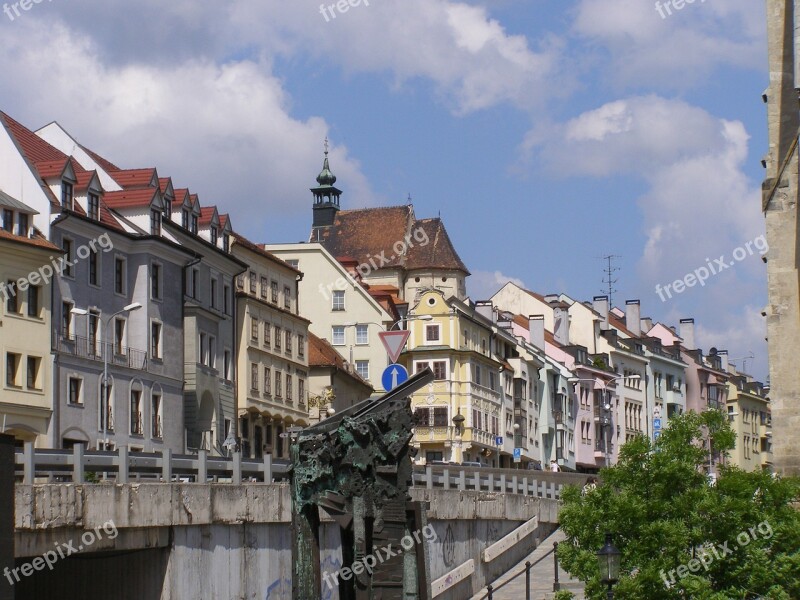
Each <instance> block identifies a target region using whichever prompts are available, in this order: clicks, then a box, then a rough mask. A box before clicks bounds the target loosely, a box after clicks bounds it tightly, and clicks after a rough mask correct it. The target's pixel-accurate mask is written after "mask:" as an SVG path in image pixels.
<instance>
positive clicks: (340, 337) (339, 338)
mask: <svg viewBox="0 0 800 600" xmlns="http://www.w3.org/2000/svg"><path fill="white" fill-rule="evenodd" d="M331 331H332V334H333V335H332V336H331V338H332V341H331V343H332V344H333V345H334V346H344V325H334V326H333V328H332V329H331Z"/></svg>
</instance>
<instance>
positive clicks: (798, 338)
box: [762, 0, 800, 475]
mask: <svg viewBox="0 0 800 600" xmlns="http://www.w3.org/2000/svg"><path fill="white" fill-rule="evenodd" d="M766 7H767V37H768V43H769V87H768V88H767V90H766V91H765V93H764V101H765V103H766V105H767V116H768V122H769V154H768V156H767V159H766V168H767V176H766V179H765V181H764V184H763V198H762V210H763V211H764V216H765V218H766V227H767V241H768V242H769V252H768V254H767V258H768V262H767V276H768V281H769V304H768V306H767V309H766V317H767V336H768V339H769V363H770V385H771V390H770V398H771V400H772V433H773V438H772V439H773V457H774V467H775V472H776V473H779V474H782V475H800V297H799V296H798V291H799V290H798V288H799V287H800V281H798V261H799V260H800V256H798V252H800V248H799V247H798V213H797V200H798V167H799V165H798V148H797V144H798V127H800V103H799V102H798V99H799V98H800V97H799V96H798V88H800V0H767V2H766Z"/></svg>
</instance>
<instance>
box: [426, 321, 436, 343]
mask: <svg viewBox="0 0 800 600" xmlns="http://www.w3.org/2000/svg"><path fill="white" fill-rule="evenodd" d="M439 339H440V328H439V325H438V324H435V325H425V341H426V342H438V341H439Z"/></svg>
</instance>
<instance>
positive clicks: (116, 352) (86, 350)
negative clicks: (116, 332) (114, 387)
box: [53, 332, 147, 371]
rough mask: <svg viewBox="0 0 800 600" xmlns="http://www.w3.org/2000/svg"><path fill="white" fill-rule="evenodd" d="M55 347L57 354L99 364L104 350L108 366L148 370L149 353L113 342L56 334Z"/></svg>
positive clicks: (54, 337)
mask: <svg viewBox="0 0 800 600" xmlns="http://www.w3.org/2000/svg"><path fill="white" fill-rule="evenodd" d="M53 346H54V350H56V351H57V352H61V353H63V354H69V355H70V356H77V357H79V358H86V359H88V360H94V361H97V362H103V350H104V349H105V350H107V351H108V364H110V365H116V366H119V367H127V368H128V369H135V370H137V371H144V370H146V369H147V352H144V351H142V350H136V349H134V348H128V347H127V346H120V345H118V344H115V343H111V342H101V341H100V339H99V338H96V339H92V338H85V337H80V336H71V337H65V336H63V335H61V334H60V333H58V332H56V335H54V336H53Z"/></svg>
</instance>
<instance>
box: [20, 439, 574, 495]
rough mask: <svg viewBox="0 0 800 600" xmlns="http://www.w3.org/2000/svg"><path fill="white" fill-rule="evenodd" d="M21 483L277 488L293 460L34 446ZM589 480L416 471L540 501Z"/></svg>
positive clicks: (455, 484) (417, 478)
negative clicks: (263, 485) (253, 484)
mask: <svg viewBox="0 0 800 600" xmlns="http://www.w3.org/2000/svg"><path fill="white" fill-rule="evenodd" d="M15 463H16V472H17V477H18V479H20V480H21V482H22V483H24V484H26V485H32V484H34V483H45V482H49V483H64V482H67V481H69V482H72V483H96V482H100V481H111V482H114V483H131V482H141V483H147V482H151V483H165V482H176V481H177V482H187V483H203V482H213V483H232V484H241V483H243V482H248V481H252V482H262V483H273V482H277V481H281V480H288V477H289V470H290V469H289V463H288V461H287V460H281V459H277V460H273V458H272V456H271V455H269V454H267V455H265V456H264V459H263V460H260V461H254V460H250V459H243V458H242V455H241V454H240V453H238V452H235V453H233V454H232V455H231V456H230V457H228V458H226V457H221V456H213V457H212V456H209V454H208V451H206V450H200V451H199V453H198V454H193V455H179V454H172V452H171V451H169V450H166V451H165V452H164V453H163V454H161V453H159V454H151V453H144V452H129V451H128V449H127V448H124V447H123V448H119V450H116V451H85V450H84V448H83V446H81V445H76V446H75V447H74V448H73V449H72V450H43V449H38V450H35V449H34V447H33V444H32V443H30V442H28V443H26V444H25V447H24V449H23V450H22V451H19V450H18V451H17V453H16V455H15ZM588 477H589V476H588V475H582V474H579V473H551V472H546V471H527V470H522V469H487V468H475V467H461V466H456V465H454V466H422V467H420V466H415V467H414V474H413V483H414V487H421V488H428V489H445V490H448V489H449V490H464V491H483V492H495V493H498V492H499V493H504V494H520V495H523V496H533V497H537V498H552V499H557V498H560V497H561V490H562V488H563V487H564V486H565V485H580V486H582V485H583V484H584V483H586V480H587V478H588Z"/></svg>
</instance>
